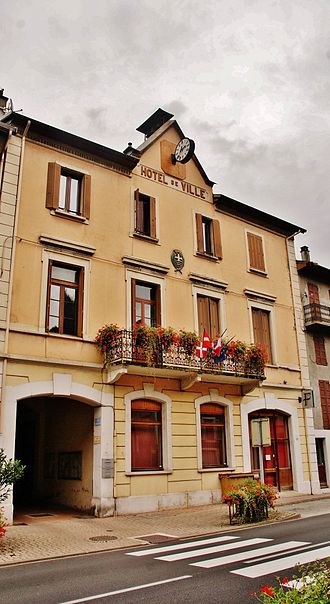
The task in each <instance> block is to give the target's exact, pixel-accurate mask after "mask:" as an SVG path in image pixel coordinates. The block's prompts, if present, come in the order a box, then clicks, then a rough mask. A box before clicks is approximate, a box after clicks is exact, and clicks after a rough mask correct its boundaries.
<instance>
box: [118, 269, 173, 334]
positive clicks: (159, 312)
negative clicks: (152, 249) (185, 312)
mask: <svg viewBox="0 0 330 604" xmlns="http://www.w3.org/2000/svg"><path fill="white" fill-rule="evenodd" d="M126 282H127V322H126V324H127V327H128V329H131V328H133V327H135V325H137V324H139V325H140V324H142V325H148V326H151V327H156V326H159V325H164V321H165V295H164V289H165V282H164V279H163V278H162V277H156V276H154V275H151V274H141V272H135V271H134V270H127V272H126Z"/></svg>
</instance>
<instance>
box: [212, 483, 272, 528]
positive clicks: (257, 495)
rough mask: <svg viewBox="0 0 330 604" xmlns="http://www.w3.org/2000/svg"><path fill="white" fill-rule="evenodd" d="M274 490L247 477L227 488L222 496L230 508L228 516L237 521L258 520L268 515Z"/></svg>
mask: <svg viewBox="0 0 330 604" xmlns="http://www.w3.org/2000/svg"><path fill="white" fill-rule="evenodd" d="M276 497H277V495H276V491H275V489H274V488H273V487H270V486H268V485H267V484H264V483H261V482H258V481H256V480H253V479H252V478H247V479H246V480H244V481H242V482H241V484H239V485H237V486H236V487H232V488H231V489H229V490H228V492H227V493H226V495H225V496H224V498H223V501H224V503H226V504H227V505H228V506H229V508H230V518H231V519H232V518H235V519H236V520H237V521H238V522H239V523H248V522H258V521H260V520H264V519H265V518H267V516H268V508H269V507H274V501H275V499H276Z"/></svg>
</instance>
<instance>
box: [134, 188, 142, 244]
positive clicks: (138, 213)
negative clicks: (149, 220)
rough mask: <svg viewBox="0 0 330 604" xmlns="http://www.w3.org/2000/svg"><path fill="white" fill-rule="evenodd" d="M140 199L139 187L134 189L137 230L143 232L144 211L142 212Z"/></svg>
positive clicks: (135, 226)
mask: <svg viewBox="0 0 330 604" xmlns="http://www.w3.org/2000/svg"><path fill="white" fill-rule="evenodd" d="M139 200H140V191H139V189H135V191H134V217H135V225H134V228H135V231H136V232H138V233H142V232H143V212H141V205H140V203H139Z"/></svg>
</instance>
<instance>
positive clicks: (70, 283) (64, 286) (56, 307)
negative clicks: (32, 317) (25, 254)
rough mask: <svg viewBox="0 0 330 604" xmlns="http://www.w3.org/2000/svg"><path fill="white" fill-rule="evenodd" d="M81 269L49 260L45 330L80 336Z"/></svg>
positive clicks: (81, 314)
mask: <svg viewBox="0 0 330 604" xmlns="http://www.w3.org/2000/svg"><path fill="white" fill-rule="evenodd" d="M83 277H84V273H83V269H82V268H81V267H77V266H74V265H66V264H61V263H58V262H55V261H53V260H50V262H49V272H48V293H47V313H46V330H47V331H49V332H51V333H59V334H67V335H73V336H82V316H83V312H82V311H83V308H82V306H83V304H82V301H83Z"/></svg>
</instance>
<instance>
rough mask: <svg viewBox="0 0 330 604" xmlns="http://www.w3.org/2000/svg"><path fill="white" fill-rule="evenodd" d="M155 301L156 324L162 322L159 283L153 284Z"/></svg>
mask: <svg viewBox="0 0 330 604" xmlns="http://www.w3.org/2000/svg"><path fill="white" fill-rule="evenodd" d="M155 287H156V291H155V301H156V313H155V315H156V326H159V325H161V324H162V314H161V304H160V285H155Z"/></svg>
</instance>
